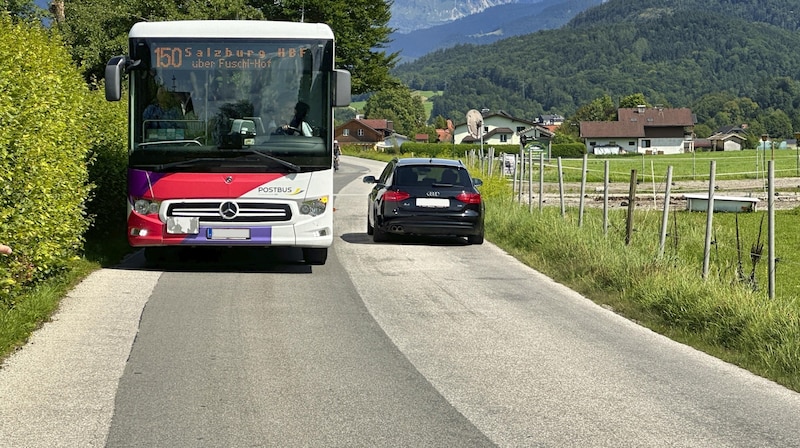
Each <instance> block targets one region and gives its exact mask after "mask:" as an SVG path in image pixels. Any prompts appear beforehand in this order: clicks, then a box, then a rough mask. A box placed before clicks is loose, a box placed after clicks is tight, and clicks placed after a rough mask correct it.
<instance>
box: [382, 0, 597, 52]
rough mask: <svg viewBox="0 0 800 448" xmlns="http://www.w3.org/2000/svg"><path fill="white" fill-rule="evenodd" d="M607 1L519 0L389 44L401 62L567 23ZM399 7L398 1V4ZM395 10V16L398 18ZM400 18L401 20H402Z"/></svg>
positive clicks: (397, 36) (395, 35)
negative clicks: (398, 55)
mask: <svg viewBox="0 0 800 448" xmlns="http://www.w3.org/2000/svg"><path fill="white" fill-rule="evenodd" d="M602 1H603V0H518V1H515V2H514V3H506V4H503V5H497V6H492V7H489V8H486V9H484V10H483V11H480V12H477V13H474V14H472V15H468V16H466V17H463V18H460V19H457V20H453V21H450V22H448V23H446V24H443V25H437V26H433V27H430V28H425V29H417V30H415V31H411V32H408V33H399V32H395V33H393V34H392V35H391V36H390V39H391V40H392V41H391V42H390V43H389V44H388V45H387V47H386V51H387V52H388V53H394V52H399V53H400V62H408V61H412V60H414V59H416V58H418V57H420V56H423V55H425V54H428V53H430V52H432V51H434V50H438V49H442V48H449V47H453V46H455V45H459V44H466V43H470V44H478V45H482V44H487V43H492V42H495V41H497V40H500V39H505V38H508V37H511V36H517V35H521V34H530V33H533V32H535V31H539V30H544V29H555V28H559V27H561V26H563V25H565V24H566V23H567V22H568V21H569V20H570V19H572V18H573V17H575V16H576V15H577V14H578V13H580V12H581V11H584V10H585V9H587V8H590V7H592V6H596V5H599V4H601V3H602ZM395 6H396V3H395ZM395 14H396V12H395V11H394V6H393V12H392V17H393V18H394V17H395ZM398 20H399V19H398Z"/></svg>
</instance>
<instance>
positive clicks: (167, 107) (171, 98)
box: [143, 86, 184, 129]
mask: <svg viewBox="0 0 800 448" xmlns="http://www.w3.org/2000/svg"><path fill="white" fill-rule="evenodd" d="M143 118H144V120H145V127H146V128H148V129H159V128H161V129H164V128H178V127H181V126H180V124H179V123H178V122H175V121H172V120H181V119H183V118H184V117H183V108H182V107H181V100H180V98H178V97H177V96H176V95H174V94H173V93H172V92H170V91H169V90H167V89H165V88H164V87H163V86H162V87H159V88H158V93H156V100H155V102H153V104H151V105H149V106H147V108H146V109H145V110H144V113H143Z"/></svg>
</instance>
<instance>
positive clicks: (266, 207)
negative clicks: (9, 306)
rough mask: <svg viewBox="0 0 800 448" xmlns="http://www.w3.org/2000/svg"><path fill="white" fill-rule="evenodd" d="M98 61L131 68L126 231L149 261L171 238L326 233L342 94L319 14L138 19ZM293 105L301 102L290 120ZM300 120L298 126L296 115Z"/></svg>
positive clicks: (315, 236) (346, 99) (259, 239)
mask: <svg viewBox="0 0 800 448" xmlns="http://www.w3.org/2000/svg"><path fill="white" fill-rule="evenodd" d="M128 37H129V54H128V55H124V56H116V57H113V58H112V59H111V60H110V61H109V62H108V64H107V65H106V68H105V78H106V85H105V89H106V91H105V93H106V99H107V100H108V101H119V100H120V99H121V97H122V92H123V90H124V89H123V85H122V83H123V79H125V78H127V81H128V83H127V95H128V99H129V106H128V123H129V126H128V167H127V176H128V178H127V213H128V218H127V238H128V242H129V244H130V245H131V246H132V247H143V248H144V252H145V257H146V258H147V259H148V261H155V260H162V259H163V258H164V257H165V255H166V253H167V251H169V250H171V249H172V248H175V247H203V246H216V247H238V246H251V247H267V246H286V247H297V248H302V253H303V258H304V261H305V262H306V263H307V264H312V265H321V264H325V262H326V260H327V256H328V248H329V247H330V246H331V244H332V243H333V172H334V170H333V160H334V151H333V127H334V126H333V109H334V108H335V107H344V106H347V105H349V104H350V97H351V93H350V87H351V77H350V73H349V72H348V71H346V70H341V69H335V68H334V64H335V58H334V35H333V32H332V30H331V28H330V27H329V26H328V25H326V24H319V23H298V22H275V21H246V20H195V21H191V20H189V21H168V22H140V23H136V24H135V25H133V27H132V28H131V30H130V32H129V36H128ZM297 109H301V110H302V111H301V112H303V113H304V115H305V116H304V117H302V120H301V121H302V123H301V124H302V126H301V124H298V123H294V126H290V124H293V122H292V116H293V114H297V113H298V112H300V111H298V110H297ZM301 127H302V129H300V128H301Z"/></svg>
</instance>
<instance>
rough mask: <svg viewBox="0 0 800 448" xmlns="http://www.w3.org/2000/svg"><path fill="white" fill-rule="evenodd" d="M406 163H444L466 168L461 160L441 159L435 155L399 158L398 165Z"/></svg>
mask: <svg viewBox="0 0 800 448" xmlns="http://www.w3.org/2000/svg"><path fill="white" fill-rule="evenodd" d="M404 165H444V166H451V167H454V168H459V167H460V168H464V164H463V163H461V161H460V160H451V159H439V158H435V157H428V158H423V157H406V158H402V159H397V166H404Z"/></svg>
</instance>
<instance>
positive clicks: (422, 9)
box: [389, 0, 542, 33]
mask: <svg viewBox="0 0 800 448" xmlns="http://www.w3.org/2000/svg"><path fill="white" fill-rule="evenodd" d="M516 1H517V0H394V2H393V3H392V6H391V13H392V18H391V19H390V20H389V26H390V27H392V28H394V29H396V30H397V31H398V32H401V33H408V32H410V31H413V30H418V29H421V28H430V27H432V26H436V25H441V24H444V23H448V22H452V21H454V20H458V19H460V18H462V17H466V16H469V15H472V14H476V13H479V12H481V11H483V10H485V9H488V8H491V7H493V6H497V5H503V4H506V3H515V2H516ZM537 1H542V0H537Z"/></svg>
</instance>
